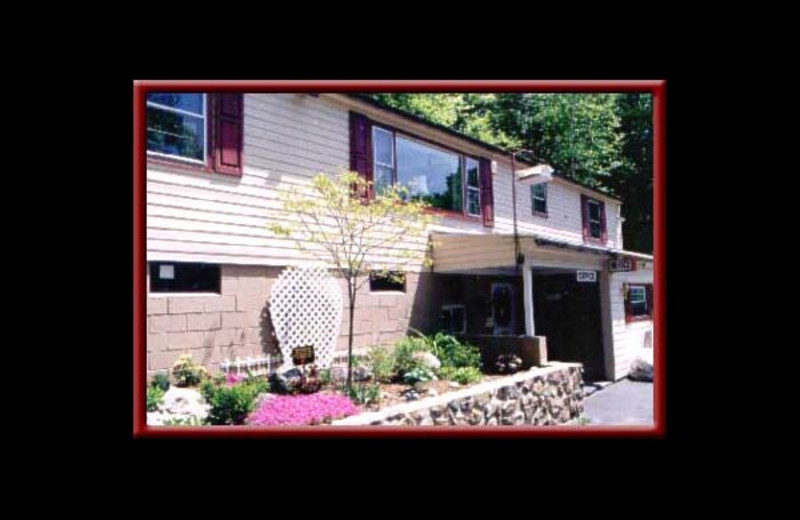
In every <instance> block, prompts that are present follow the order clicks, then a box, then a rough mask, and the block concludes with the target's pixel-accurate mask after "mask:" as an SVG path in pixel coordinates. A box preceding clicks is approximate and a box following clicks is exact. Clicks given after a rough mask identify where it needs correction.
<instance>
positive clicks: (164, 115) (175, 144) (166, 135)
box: [147, 107, 205, 160]
mask: <svg viewBox="0 0 800 520" xmlns="http://www.w3.org/2000/svg"><path fill="white" fill-rule="evenodd" d="M204 135H205V121H204V120H203V119H201V118H199V117H195V116H188V115H185V114H178V113H175V112H168V111H166V110H161V109H158V108H154V107H147V149H148V150H150V151H153V152H159V153H165V154H169V155H177V156H180V157H188V158H190V159H198V160H203V139H204Z"/></svg>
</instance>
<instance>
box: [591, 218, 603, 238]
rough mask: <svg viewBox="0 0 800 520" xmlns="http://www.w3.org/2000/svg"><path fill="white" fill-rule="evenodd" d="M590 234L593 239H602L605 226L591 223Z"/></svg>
mask: <svg viewBox="0 0 800 520" xmlns="http://www.w3.org/2000/svg"><path fill="white" fill-rule="evenodd" d="M589 232H590V233H591V235H592V238H602V237H603V226H601V225H600V223H599V222H589Z"/></svg>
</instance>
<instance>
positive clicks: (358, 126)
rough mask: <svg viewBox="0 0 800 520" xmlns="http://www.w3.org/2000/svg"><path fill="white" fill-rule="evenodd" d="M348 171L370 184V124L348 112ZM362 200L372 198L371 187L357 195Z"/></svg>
mask: <svg viewBox="0 0 800 520" xmlns="http://www.w3.org/2000/svg"><path fill="white" fill-rule="evenodd" d="M350 170H352V171H354V172H357V173H358V174H359V175H361V176H362V177H364V178H365V179H366V180H367V181H369V182H372V181H373V180H374V179H373V173H372V123H371V122H370V120H369V119H367V117H365V116H364V115H362V114H359V113H356V112H350ZM359 196H360V197H361V198H363V199H371V198H372V187H371V186H370V189H369V190H365V191H363V192H362V193H359Z"/></svg>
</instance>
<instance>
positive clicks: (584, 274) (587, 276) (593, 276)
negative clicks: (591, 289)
mask: <svg viewBox="0 0 800 520" xmlns="http://www.w3.org/2000/svg"><path fill="white" fill-rule="evenodd" d="M577 280H578V281H579V282H586V283H594V282H596V281H597V271H578V275H577Z"/></svg>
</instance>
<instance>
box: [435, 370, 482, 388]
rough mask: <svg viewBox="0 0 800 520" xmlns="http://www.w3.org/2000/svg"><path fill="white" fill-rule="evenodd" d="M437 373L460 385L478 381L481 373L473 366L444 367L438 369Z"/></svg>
mask: <svg viewBox="0 0 800 520" xmlns="http://www.w3.org/2000/svg"><path fill="white" fill-rule="evenodd" d="M439 375H440V376H441V377H442V378H444V379H447V380H449V381H456V382H457V383H459V384H461V385H468V384H470V383H475V382H476V381H480V379H481V377H483V374H482V373H481V371H480V370H479V369H477V368H475V367H454V366H448V367H444V368H442V369H441V370H440V371H439Z"/></svg>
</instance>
